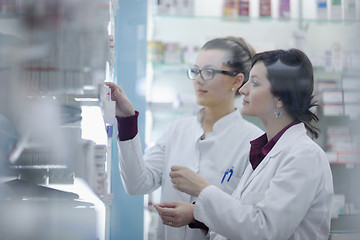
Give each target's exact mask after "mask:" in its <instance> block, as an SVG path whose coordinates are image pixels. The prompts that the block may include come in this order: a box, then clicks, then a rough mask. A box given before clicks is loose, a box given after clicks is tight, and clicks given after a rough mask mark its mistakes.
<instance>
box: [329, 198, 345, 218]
mask: <svg viewBox="0 0 360 240" xmlns="http://www.w3.org/2000/svg"><path fill="white" fill-rule="evenodd" d="M344 208H345V195H343V194H335V195H334V197H333V202H332V207H331V218H338V217H339V214H342V213H343V212H344Z"/></svg>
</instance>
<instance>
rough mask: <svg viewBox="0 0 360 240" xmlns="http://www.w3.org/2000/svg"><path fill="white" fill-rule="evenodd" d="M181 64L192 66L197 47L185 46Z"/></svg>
mask: <svg viewBox="0 0 360 240" xmlns="http://www.w3.org/2000/svg"><path fill="white" fill-rule="evenodd" d="M183 49H184V50H183V62H184V63H185V64H189V65H192V64H194V63H195V60H196V56H197V55H198V51H199V47H198V46H194V45H185V46H184V48H183Z"/></svg>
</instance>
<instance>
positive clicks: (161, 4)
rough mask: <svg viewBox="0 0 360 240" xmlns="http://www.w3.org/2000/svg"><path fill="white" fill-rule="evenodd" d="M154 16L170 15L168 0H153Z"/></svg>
mask: <svg viewBox="0 0 360 240" xmlns="http://www.w3.org/2000/svg"><path fill="white" fill-rule="evenodd" d="M151 9H152V14H154V15H156V14H159V15H161V14H169V4H168V0H152V5H151Z"/></svg>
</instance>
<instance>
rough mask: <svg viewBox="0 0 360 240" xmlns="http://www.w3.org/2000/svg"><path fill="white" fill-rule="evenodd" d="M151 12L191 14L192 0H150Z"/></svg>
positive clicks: (192, 12) (192, 11)
mask: <svg viewBox="0 0 360 240" xmlns="http://www.w3.org/2000/svg"><path fill="white" fill-rule="evenodd" d="M152 12H153V14H159V15H161V14H165V15H166V14H170V15H193V14H194V0H152Z"/></svg>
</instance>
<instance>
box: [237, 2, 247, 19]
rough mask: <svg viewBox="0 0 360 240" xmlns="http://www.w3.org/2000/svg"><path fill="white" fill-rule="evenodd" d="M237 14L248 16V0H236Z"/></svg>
mask: <svg viewBox="0 0 360 240" xmlns="http://www.w3.org/2000/svg"><path fill="white" fill-rule="evenodd" d="M238 9H239V11H238V14H239V16H246V17H248V16H249V0H239V1H238Z"/></svg>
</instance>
